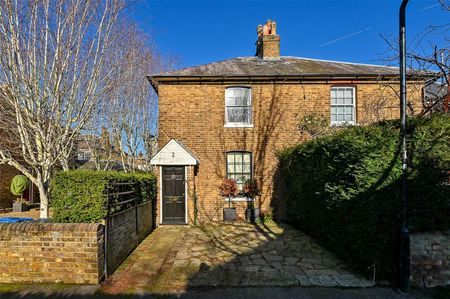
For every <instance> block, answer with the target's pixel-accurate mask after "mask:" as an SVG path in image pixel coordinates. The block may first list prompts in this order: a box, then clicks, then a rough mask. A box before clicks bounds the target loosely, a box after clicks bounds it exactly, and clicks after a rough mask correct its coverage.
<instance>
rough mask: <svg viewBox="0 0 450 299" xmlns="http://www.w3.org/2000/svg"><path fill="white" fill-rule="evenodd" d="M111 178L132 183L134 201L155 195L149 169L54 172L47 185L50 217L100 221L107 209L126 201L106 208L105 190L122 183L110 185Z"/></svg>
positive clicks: (154, 187) (119, 208)
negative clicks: (49, 194) (51, 211)
mask: <svg viewBox="0 0 450 299" xmlns="http://www.w3.org/2000/svg"><path fill="white" fill-rule="evenodd" d="M111 182H115V183H135V184H133V185H132V187H131V188H130V190H137V203H141V202H146V201H149V200H154V199H155V198H156V177H155V175H154V174H152V173H123V172H115V171H93V170H71V171H64V172H58V173H56V174H55V176H54V177H53V179H52V186H51V202H50V203H51V207H52V208H53V217H52V219H53V220H54V221H55V222H75V223H83V222H93V223H95V222H100V221H102V219H104V218H105V217H106V216H107V214H108V212H117V211H119V210H121V209H123V208H126V207H127V205H124V206H115V207H114V209H112V208H108V198H107V193H108V192H109V193H113V192H117V191H124V190H121V189H120V188H123V187H124V186H111V185H109V183H111ZM108 186H109V187H108ZM128 187H129V186H128ZM135 194H136V193H135ZM135 194H133V196H135ZM119 200H120V199H119V198H118V197H114V198H112V201H119ZM108 209H109V211H108Z"/></svg>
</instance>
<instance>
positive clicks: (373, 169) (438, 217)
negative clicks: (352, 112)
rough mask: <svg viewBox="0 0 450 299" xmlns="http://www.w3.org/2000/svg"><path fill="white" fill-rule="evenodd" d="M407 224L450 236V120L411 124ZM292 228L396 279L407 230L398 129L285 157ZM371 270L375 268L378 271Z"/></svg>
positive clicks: (370, 131)
mask: <svg viewBox="0 0 450 299" xmlns="http://www.w3.org/2000/svg"><path fill="white" fill-rule="evenodd" d="M408 139H409V142H408V155H409V156H408V158H409V162H408V163H409V167H410V169H409V171H408V190H407V192H408V193H407V194H408V201H409V204H408V223H409V228H410V230H411V231H412V232H415V231H432V230H443V229H450V221H449V220H448V215H450V186H449V185H448V184H445V183H444V182H445V181H446V180H447V181H448V172H447V171H448V169H449V165H450V117H449V116H448V115H437V116H434V117H432V118H414V119H410V120H409V131H408ZM280 163H281V164H280V165H281V168H280V171H281V173H282V175H283V177H284V178H285V182H286V187H287V188H286V189H287V192H286V196H285V199H286V216H287V219H288V221H289V222H291V223H293V224H294V225H296V226H298V227H299V228H301V229H303V230H304V231H306V232H308V233H310V234H311V235H312V236H314V237H316V238H317V239H318V240H319V241H320V242H321V243H322V244H323V245H325V246H326V247H328V248H329V249H331V250H332V251H334V252H335V253H336V254H337V255H339V256H340V257H341V258H343V259H344V260H347V261H349V264H350V265H352V266H354V267H355V268H356V269H359V270H360V271H361V272H367V273H369V271H368V269H369V268H371V267H373V266H375V267H376V270H377V275H378V278H380V279H389V280H393V279H394V278H395V268H396V267H395V265H396V255H397V249H396V246H397V243H396V241H397V236H398V231H399V228H400V225H401V222H400V210H401V174H402V170H401V169H402V168H401V144H400V136H399V123H398V122H397V121H387V122H382V123H379V124H375V125H370V126H366V127H352V128H347V129H343V130H340V131H339V132H338V133H336V134H334V135H330V136H326V137H323V138H317V139H315V140H311V141H309V142H307V143H304V144H301V145H298V146H295V147H292V148H289V149H287V150H285V151H284V152H282V153H281V154H280ZM371 270H372V269H371Z"/></svg>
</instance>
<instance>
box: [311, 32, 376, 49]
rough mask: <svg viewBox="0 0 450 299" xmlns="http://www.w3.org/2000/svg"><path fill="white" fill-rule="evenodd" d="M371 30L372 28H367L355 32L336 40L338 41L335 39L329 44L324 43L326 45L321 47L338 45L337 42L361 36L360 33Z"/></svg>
mask: <svg viewBox="0 0 450 299" xmlns="http://www.w3.org/2000/svg"><path fill="white" fill-rule="evenodd" d="M370 28H371V27H366V28H364V29H361V30H358V31H355V32H353V33H350V34H347V35H344V36H341V37H339V38H336V39H334V40H332V41H329V42H326V43H324V44H321V45H320V46H321V47H324V46H328V45H331V44H334V43H337V42H339V41H341V40H344V39H347V38H349V37H352V36H355V35H358V34H360V33H363V32H366V31H368V30H370Z"/></svg>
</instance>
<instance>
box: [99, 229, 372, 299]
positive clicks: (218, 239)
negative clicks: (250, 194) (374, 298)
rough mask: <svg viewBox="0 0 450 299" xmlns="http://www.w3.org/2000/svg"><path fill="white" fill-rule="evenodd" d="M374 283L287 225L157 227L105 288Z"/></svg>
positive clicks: (361, 284) (143, 288) (115, 291)
mask: <svg viewBox="0 0 450 299" xmlns="http://www.w3.org/2000/svg"><path fill="white" fill-rule="evenodd" d="M372 285H373V283H372V282H371V281H368V280H366V279H364V278H362V277H359V276H358V275H355V274H353V273H352V272H351V271H349V270H348V269H347V268H346V266H345V265H344V264H343V263H342V261H340V260H339V259H337V258H336V257H335V256H333V254H332V253H330V252H329V251H327V250H325V249H324V248H322V247H321V246H319V245H318V244H317V242H316V241H314V239H313V238H311V237H309V236H308V235H306V234H304V233H303V232H301V231H299V230H296V229H294V228H293V227H291V226H288V225H277V224H272V225H270V226H262V225H250V224H246V223H236V224H218V223H212V224H206V225H204V226H201V227H189V226H169V227H166V226H161V227H159V228H158V229H156V230H155V231H154V232H153V233H152V234H151V235H150V236H148V237H147V238H146V239H145V240H144V241H143V242H142V243H141V245H140V246H139V247H138V248H137V249H136V250H135V251H134V252H133V253H132V254H131V255H130V257H129V258H128V259H127V261H126V262H125V263H124V264H122V265H121V267H119V269H118V270H117V271H116V273H115V274H114V275H113V276H112V277H111V278H110V279H109V280H108V282H107V283H106V285H105V287H104V290H105V291H106V292H108V291H109V292H111V293H117V292H118V291H120V292H122V293H123V292H124V291H125V292H126V291H127V290H129V291H130V292H135V291H136V290H141V291H143V292H145V291H152V292H160V293H165V292H167V291H169V290H172V291H173V290H177V291H183V290H186V289H189V288H191V287H263V286H278V287H284V286H289V287H293V286H308V287H311V286H318V287H368V286H372Z"/></svg>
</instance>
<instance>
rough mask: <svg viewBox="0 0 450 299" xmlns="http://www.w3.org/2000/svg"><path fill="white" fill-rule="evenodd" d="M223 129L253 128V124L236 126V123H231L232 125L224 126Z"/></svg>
mask: <svg viewBox="0 0 450 299" xmlns="http://www.w3.org/2000/svg"><path fill="white" fill-rule="evenodd" d="M224 127H225V128H253V124H238V123H232V124H225V125H224Z"/></svg>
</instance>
